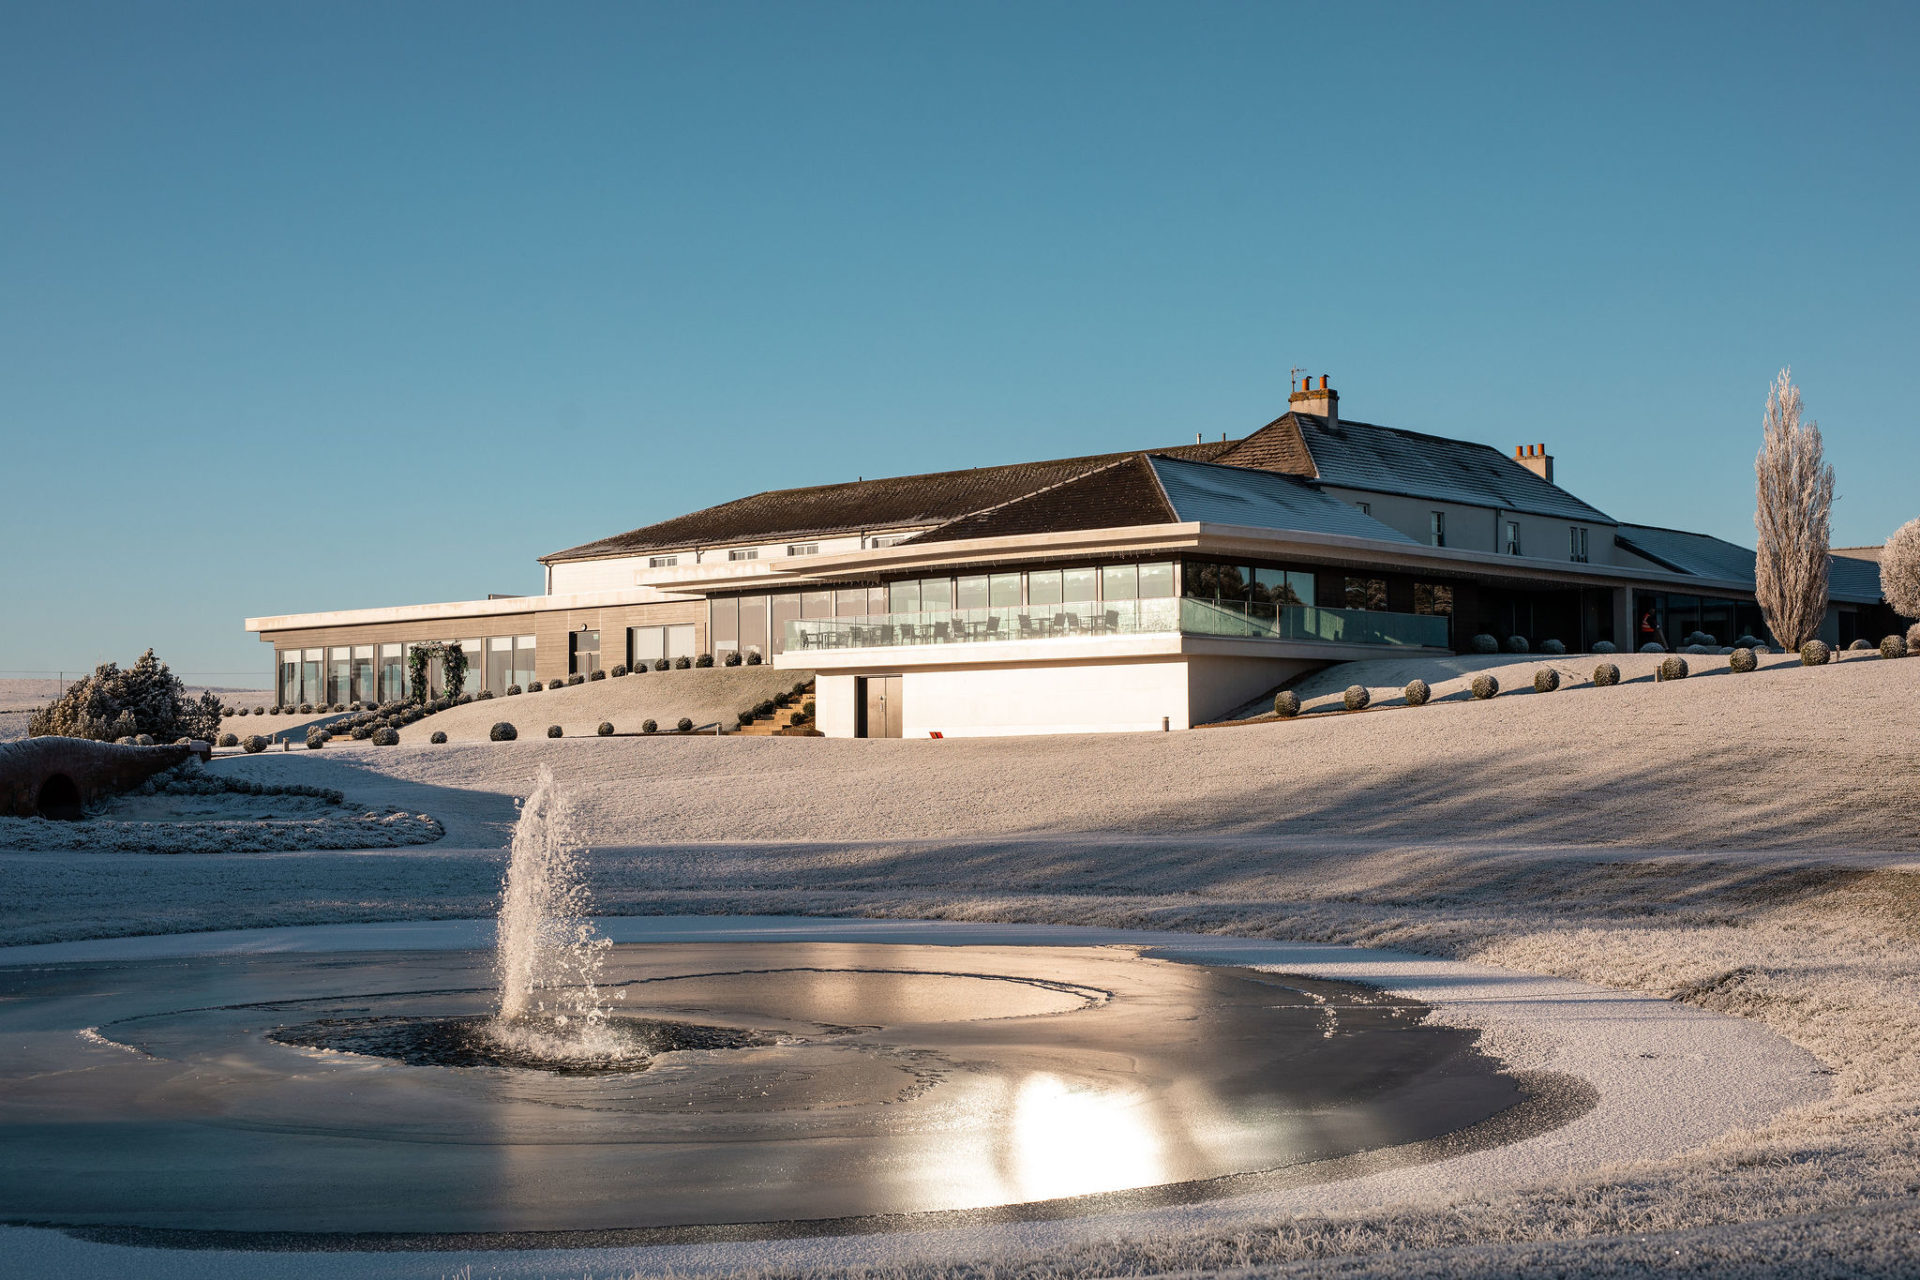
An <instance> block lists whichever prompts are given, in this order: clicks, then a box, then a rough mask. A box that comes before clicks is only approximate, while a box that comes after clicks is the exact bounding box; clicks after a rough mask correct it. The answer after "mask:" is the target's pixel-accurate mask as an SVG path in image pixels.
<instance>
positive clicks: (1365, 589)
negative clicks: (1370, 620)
mask: <svg viewBox="0 0 1920 1280" xmlns="http://www.w3.org/2000/svg"><path fill="white" fill-rule="evenodd" d="M1346 594H1347V608H1349V609H1384V608H1386V607H1387V580H1386V579H1385V578H1348V579H1347V593H1346Z"/></svg>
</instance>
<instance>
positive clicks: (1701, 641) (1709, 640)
mask: <svg viewBox="0 0 1920 1280" xmlns="http://www.w3.org/2000/svg"><path fill="white" fill-rule="evenodd" d="M1686 642H1687V643H1688V644H1697V645H1699V646H1700V647H1701V648H1703V649H1710V648H1713V647H1715V646H1717V645H1718V644H1719V643H1720V642H1719V641H1718V640H1716V639H1715V638H1714V637H1712V636H1710V635H1708V634H1707V633H1706V632H1704V631H1689V632H1687V641H1686Z"/></svg>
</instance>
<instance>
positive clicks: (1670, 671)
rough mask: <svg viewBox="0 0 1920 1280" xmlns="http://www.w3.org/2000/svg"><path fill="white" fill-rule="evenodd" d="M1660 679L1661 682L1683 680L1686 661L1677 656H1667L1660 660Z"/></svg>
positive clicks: (1685, 673) (1675, 654) (1685, 674)
mask: <svg viewBox="0 0 1920 1280" xmlns="http://www.w3.org/2000/svg"><path fill="white" fill-rule="evenodd" d="M1660 678H1661V679H1662V680H1685V679H1686V678H1687V660H1686V659H1685V658H1683V657H1681V656H1680V655H1679V654H1677V653H1674V654H1668V655H1667V656H1666V657H1664V658H1662V659H1661V660H1660Z"/></svg>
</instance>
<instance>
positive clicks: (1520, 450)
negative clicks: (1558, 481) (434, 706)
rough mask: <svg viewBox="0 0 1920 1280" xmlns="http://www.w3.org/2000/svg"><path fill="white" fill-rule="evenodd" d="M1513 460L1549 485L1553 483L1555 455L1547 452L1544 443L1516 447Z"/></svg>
mask: <svg viewBox="0 0 1920 1280" xmlns="http://www.w3.org/2000/svg"><path fill="white" fill-rule="evenodd" d="M1513 460H1514V461H1515V462H1517V463H1519V464H1520V465H1521V466H1523V467H1525V468H1526V469H1527V470H1529V471H1531V472H1533V474H1535V475H1537V476H1539V477H1540V478H1541V479H1542V480H1545V481H1546V482H1547V483H1548V484H1552V483H1553V455H1552V454H1550V453H1548V452H1547V446H1546V445H1545V444H1544V443H1541V444H1517V445H1515V446H1514V447H1513Z"/></svg>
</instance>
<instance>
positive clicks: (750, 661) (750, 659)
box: [747, 649, 760, 667]
mask: <svg viewBox="0 0 1920 1280" xmlns="http://www.w3.org/2000/svg"><path fill="white" fill-rule="evenodd" d="M747 665H748V666H750V667H757V666H759V665H760V651H759V650H758V649H753V650H750V651H749V652H748V653H747Z"/></svg>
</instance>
